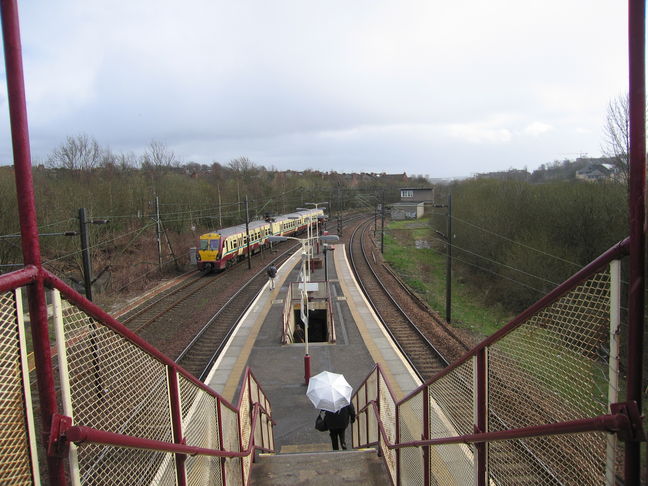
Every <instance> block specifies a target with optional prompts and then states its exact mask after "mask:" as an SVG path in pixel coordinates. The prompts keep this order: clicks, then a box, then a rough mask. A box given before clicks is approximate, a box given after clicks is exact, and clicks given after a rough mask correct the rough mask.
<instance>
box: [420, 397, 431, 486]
mask: <svg viewBox="0 0 648 486" xmlns="http://www.w3.org/2000/svg"><path fill="white" fill-rule="evenodd" d="M421 393H422V395H423V435H422V436H421V440H428V439H429V438H430V388H429V387H427V386H426V387H425V388H424V389H423V391H422V392H421ZM423 484H425V485H428V484H431V483H430V447H429V446H428V447H423Z"/></svg>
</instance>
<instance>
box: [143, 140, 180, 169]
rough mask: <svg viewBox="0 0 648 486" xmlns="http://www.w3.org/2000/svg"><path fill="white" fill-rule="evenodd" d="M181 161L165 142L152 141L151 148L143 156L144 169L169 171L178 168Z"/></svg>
mask: <svg viewBox="0 0 648 486" xmlns="http://www.w3.org/2000/svg"><path fill="white" fill-rule="evenodd" d="M178 165H179V161H178V160H177V159H176V155H175V153H174V152H173V150H169V148H168V147H167V146H166V144H165V143H164V142H159V141H157V140H153V141H151V144H150V145H149V148H148V150H147V151H146V152H144V155H142V167H144V168H152V169H169V168H172V167H177V166H178Z"/></svg>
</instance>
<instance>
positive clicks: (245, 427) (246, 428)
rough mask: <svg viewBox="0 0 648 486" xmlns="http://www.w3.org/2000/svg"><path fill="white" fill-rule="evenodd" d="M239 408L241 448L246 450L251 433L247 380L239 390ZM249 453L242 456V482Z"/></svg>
mask: <svg viewBox="0 0 648 486" xmlns="http://www.w3.org/2000/svg"><path fill="white" fill-rule="evenodd" d="M240 407H241V408H240V409H239V423H240V427H241V450H246V449H247V448H248V446H249V445H250V436H251V433H252V428H251V425H252V424H251V417H250V412H251V410H250V387H249V386H248V382H247V380H246V381H245V382H244V383H243V388H242V390H241V406H240ZM250 460H251V455H248V456H245V457H243V458H242V461H243V484H246V483H247V475H248V472H249V470H250V469H249V468H250Z"/></svg>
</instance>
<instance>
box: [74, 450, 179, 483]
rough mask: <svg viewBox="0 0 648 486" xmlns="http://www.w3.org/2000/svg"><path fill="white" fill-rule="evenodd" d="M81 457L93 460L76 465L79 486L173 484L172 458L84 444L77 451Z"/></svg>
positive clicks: (157, 454) (160, 453) (158, 453)
mask: <svg viewBox="0 0 648 486" xmlns="http://www.w3.org/2000/svg"><path fill="white" fill-rule="evenodd" d="M81 453H83V457H92V458H94V459H95V460H93V461H91V462H90V461H83V462H80V464H79V466H80V468H79V470H80V479H81V484H83V485H84V486H93V485H97V486H103V485H106V484H111V485H123V486H139V485H142V486H144V485H150V484H152V483H156V484H157V483H159V484H164V485H169V486H170V485H175V484H176V480H175V479H176V477H175V474H176V472H175V461H174V459H173V455H172V454H166V453H163V452H157V451H146V450H142V449H127V448H122V447H112V446H104V445H101V444H84V445H83V447H80V448H79V456H80V457H81Z"/></svg>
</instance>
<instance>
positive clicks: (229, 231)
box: [201, 208, 324, 238]
mask: <svg viewBox="0 0 648 486" xmlns="http://www.w3.org/2000/svg"><path fill="white" fill-rule="evenodd" d="M319 213H322V214H323V213H324V211H323V210H322V208H312V209H304V210H301V211H294V212H292V213H288V214H282V215H280V216H276V217H275V218H272V222H274V223H277V222H281V221H286V220H289V219H296V218H303V217H304V216H309V215H312V214H319ZM267 224H269V223H268V222H266V221H261V220H257V221H250V223H249V224H248V227H249V228H250V231H252V230H254V229H257V228H260V227H262V226H265V225H267ZM239 233H245V224H238V225H236V226H230V227H229V228H220V229H217V230H215V231H209V232H207V233H203V234H202V235H201V236H205V235H208V234H219V235H220V236H221V238H227V237H228V236H231V235H236V234H239Z"/></svg>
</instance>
